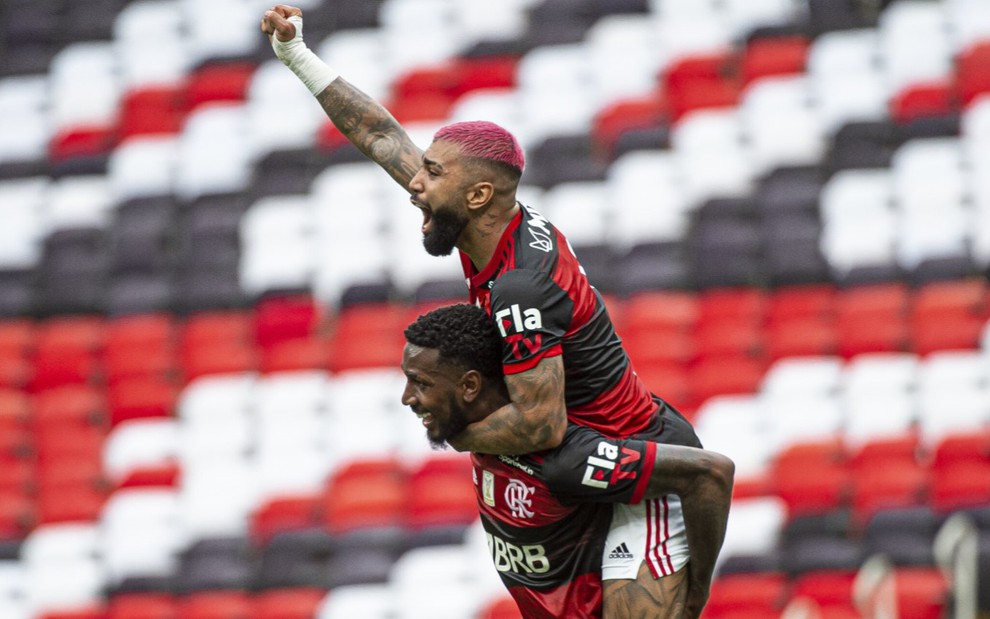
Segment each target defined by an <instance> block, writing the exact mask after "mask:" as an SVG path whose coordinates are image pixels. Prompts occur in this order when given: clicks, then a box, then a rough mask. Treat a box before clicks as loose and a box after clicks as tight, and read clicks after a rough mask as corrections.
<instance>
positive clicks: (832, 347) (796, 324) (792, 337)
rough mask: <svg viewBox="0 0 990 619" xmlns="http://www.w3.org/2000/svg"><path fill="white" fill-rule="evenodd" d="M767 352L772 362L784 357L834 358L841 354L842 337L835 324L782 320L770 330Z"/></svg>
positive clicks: (810, 319) (817, 319) (814, 319)
mask: <svg viewBox="0 0 990 619" xmlns="http://www.w3.org/2000/svg"><path fill="white" fill-rule="evenodd" d="M766 349H767V357H768V360H769V361H770V362H773V361H776V360H778V359H782V358H784V357H807V356H832V355H836V354H838V352H839V334H838V332H837V331H836V328H835V325H834V323H833V322H832V321H831V320H824V319H820V318H794V319H788V320H783V319H781V320H778V321H775V322H771V323H770V325H769V326H768V327H767V331H766Z"/></svg>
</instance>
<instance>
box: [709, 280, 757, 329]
mask: <svg viewBox="0 0 990 619" xmlns="http://www.w3.org/2000/svg"><path fill="white" fill-rule="evenodd" d="M768 308H769V297H768V296H767V294H766V293H765V292H763V291H762V290H759V289H757V288H716V289H712V290H706V291H705V292H702V293H700V294H699V295H698V321H699V324H704V323H708V322H721V321H723V320H733V321H737V322H750V323H756V324H763V323H764V321H765V320H766V316H767V311H768Z"/></svg>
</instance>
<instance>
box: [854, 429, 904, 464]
mask: <svg viewBox="0 0 990 619" xmlns="http://www.w3.org/2000/svg"><path fill="white" fill-rule="evenodd" d="M919 449H920V445H919V440H918V436H917V435H916V434H914V433H911V434H906V435H904V436H896V437H891V438H879V439H873V440H871V441H869V442H866V443H864V444H862V445H860V446H859V447H857V448H856V449H855V450H854V452H853V453H852V454H851V456H850V458H849V464H850V466H852V467H853V470H854V471H855V470H867V469H871V468H877V467H882V466H885V465H889V464H894V465H896V466H900V465H909V464H915V463H917V462H918V454H919Z"/></svg>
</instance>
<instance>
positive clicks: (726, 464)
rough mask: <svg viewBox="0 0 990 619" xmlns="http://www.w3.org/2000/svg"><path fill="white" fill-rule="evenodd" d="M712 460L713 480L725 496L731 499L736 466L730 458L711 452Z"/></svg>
mask: <svg viewBox="0 0 990 619" xmlns="http://www.w3.org/2000/svg"><path fill="white" fill-rule="evenodd" d="M710 459H711V464H710V467H709V471H710V474H711V476H712V480H713V481H714V483H715V484H716V485H717V486H718V488H719V490H721V492H722V493H723V494H724V495H725V496H727V497H730V498H731V497H732V484H733V481H734V479H735V475H736V464H735V463H734V462H733V461H732V460H731V459H729V458H728V457H726V456H723V455H722V454H720V453H715V452H710Z"/></svg>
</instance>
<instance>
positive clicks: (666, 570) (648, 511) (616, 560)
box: [602, 495, 689, 619]
mask: <svg viewBox="0 0 990 619" xmlns="http://www.w3.org/2000/svg"><path fill="white" fill-rule="evenodd" d="M687 565H688V544H687V528H686V526H685V524H684V518H683V515H682V514H681V505H680V499H678V498H677V497H676V496H673V495H667V496H665V497H661V498H658V499H647V500H645V501H643V502H642V503H640V504H638V505H614V506H613V512H612V525H611V527H610V529H609V533H608V536H607V537H606V540H605V550H604V552H603V556H602V593H603V610H604V614H603V616H604V619H639V618H643V619H646V618H652V617H660V618H670V619H681V618H682V617H683V613H684V606H685V602H686V600H687V592H688V582H689V579H688V578H687V573H688V568H687Z"/></svg>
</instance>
